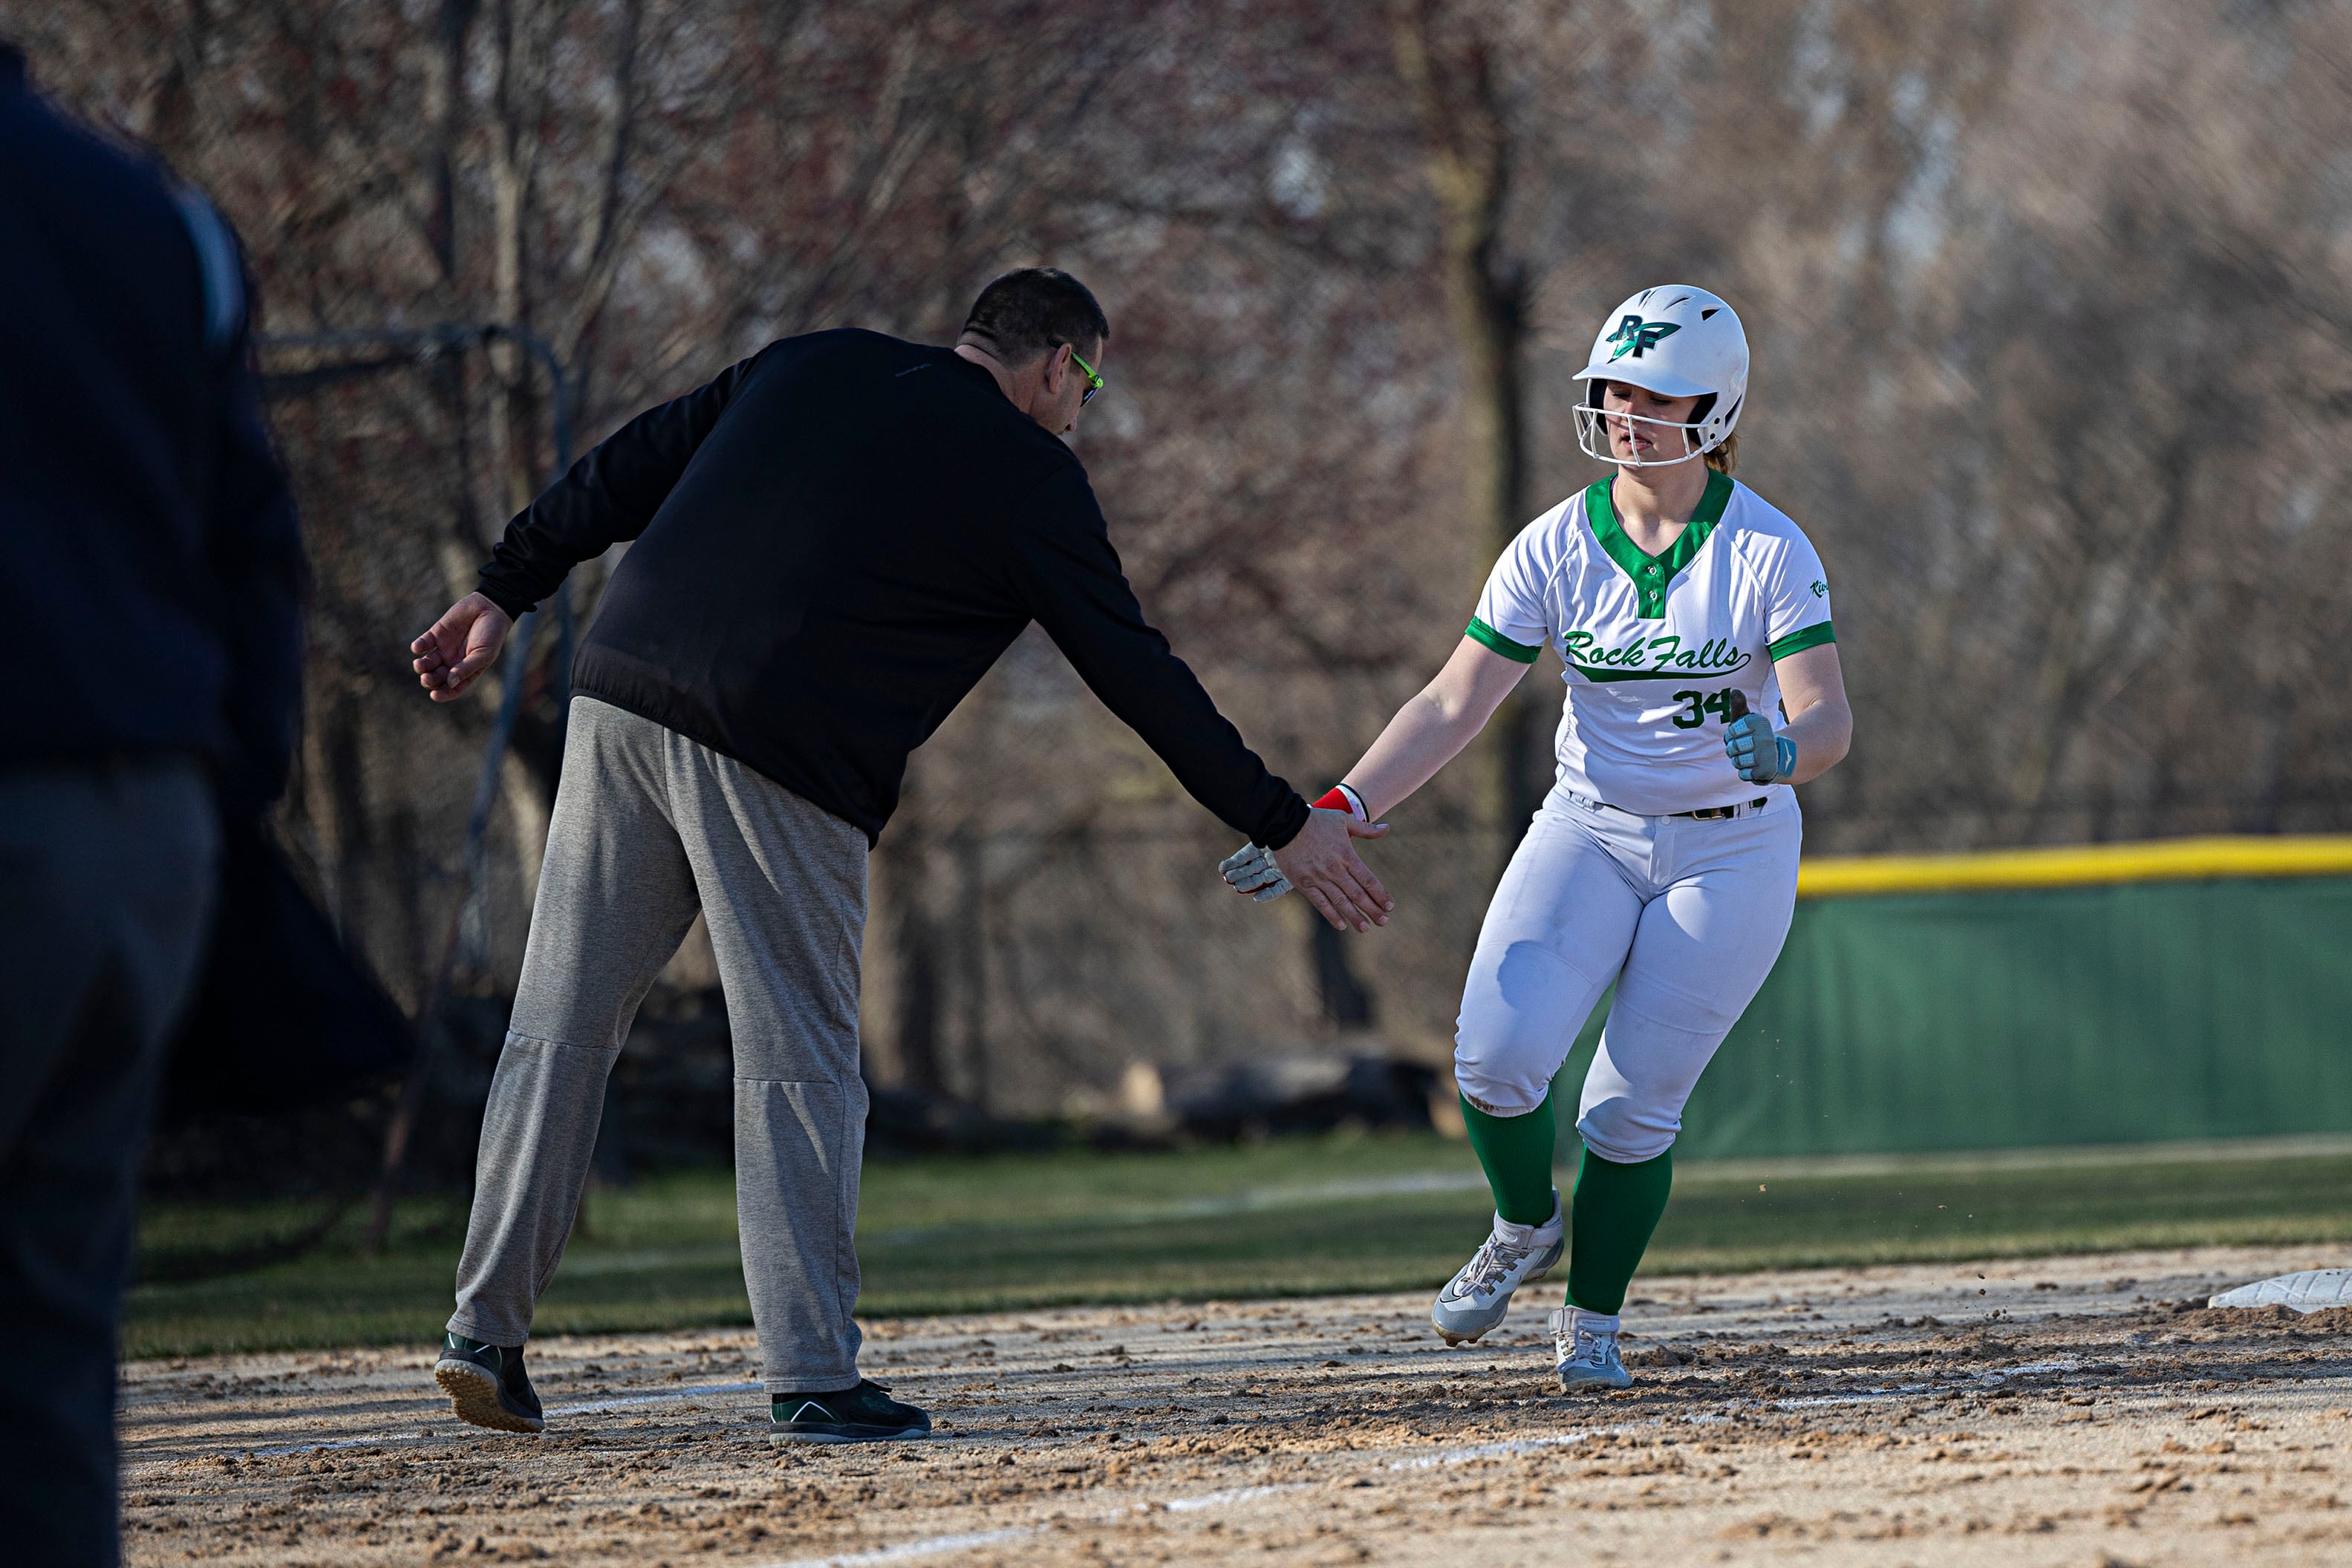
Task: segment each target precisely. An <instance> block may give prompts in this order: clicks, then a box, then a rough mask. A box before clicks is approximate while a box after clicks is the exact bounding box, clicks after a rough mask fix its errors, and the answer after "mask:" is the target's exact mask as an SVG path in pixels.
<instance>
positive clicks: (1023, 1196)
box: [124, 1134, 2352, 1356]
mask: <svg viewBox="0 0 2352 1568" xmlns="http://www.w3.org/2000/svg"><path fill="white" fill-rule="evenodd" d="M1567 1174H1568V1173H1566V1172H1563V1173H1562V1181H1563V1185H1565V1183H1566V1179H1567ZM1475 1181H1476V1166H1475V1162H1474V1161H1473V1160H1472V1158H1471V1155H1470V1154H1469V1151H1468V1149H1467V1148H1466V1147H1465V1145H1461V1144H1454V1143H1447V1142H1444V1141H1443V1140H1440V1139H1437V1138H1433V1137H1387V1136H1363V1135H1356V1136H1349V1135H1345V1134H1341V1135H1335V1136H1332V1137H1328V1138H1313V1139H1285V1140H1276V1141H1275V1142H1272V1143H1268V1144H1266V1145H1263V1146H1261V1147H1256V1148H1216V1149H1200V1150H1183V1151H1174V1152H1168V1153H1155V1154H1123V1155H1093V1154H1079V1153H1066V1154H1054V1155H1002V1156H991V1157H984V1158H971V1159H953V1158H940V1159H925V1160H914V1161H906V1162H893V1163H877V1164H876V1165H873V1166H869V1167H868V1169H867V1171H866V1186H865V1200H864V1209H863V1212H862V1214H861V1215H860V1223H859V1227H858V1232H859V1253H860V1256H861V1258H862V1260H863V1261H864V1266H865V1281H866V1293H865V1297H864V1300H863V1302H862V1304H861V1308H860V1310H861V1312H865V1313H866V1314H869V1315H877V1316H879V1315H888V1314H893V1313H921V1312H959V1311H970V1310H976V1309H987V1308H1023V1307H1041V1306H1054V1305H1066V1304H1073V1303H1082V1302H1100V1301H1150V1300H1161V1299H1166V1298H1170V1297H1181V1298H1192V1299H1200V1298H1205V1297H1228V1298H1230V1297H1250V1296H1276V1295H1310V1294H1322V1293H1326V1292H1336V1291H1384V1290H1405V1289H1422V1288H1427V1287H1433V1286H1434V1285H1435V1284H1436V1283H1437V1282H1438V1281H1442V1280H1443V1279H1444V1278H1445V1277H1446V1275H1448V1274H1449V1273H1451V1272H1452V1271H1453V1270H1454V1269H1455V1268H1456V1267H1458V1266H1459V1265H1460V1263H1461V1261H1462V1260H1463V1258H1464V1257H1465V1256H1466V1255H1467V1253H1468V1251H1469V1249H1471V1248H1472V1247H1474V1246H1475V1245H1476V1244H1477V1241H1478V1239H1479V1237H1480V1236H1481V1235H1482V1234H1483V1233H1484V1230H1485V1228H1486V1198H1485V1196H1484V1193H1483V1190H1481V1189H1479V1188H1478V1187H1476V1186H1474V1185H1469V1184H1474V1183H1475ZM1375 1189H1385V1190H1375ZM324 1214H325V1209H324V1207H323V1206H322V1205H316V1204H312V1205H305V1204H301V1203H295V1202H284V1203H273V1204H258V1205H223V1204H189V1203H169V1204H156V1205H152V1206H151V1207H150V1208H149V1210H148V1211H147V1213H146V1215H145V1217H144V1223H143V1226H142V1266H143V1268H144V1270H145V1271H146V1274H147V1276H148V1277H149V1278H150V1279H151V1280H152V1281H153V1282H151V1283H144V1284H141V1285H139V1286H137V1287H135V1288H134V1289H133V1290H132V1291H131V1296H130V1300H129V1303H128V1308H127V1312H126V1321H125V1323H124V1351H125V1354H130V1355H133V1356H152V1355H172V1354H198V1353H203V1352H209V1351H229V1350H262V1349H281V1350H282V1349H296V1348H304V1347H324V1346H332V1345H346V1344H367V1343H403V1342H409V1343H423V1342H426V1341H429V1340H431V1339H433V1338H434V1337H436V1335H437V1334H438V1333H439V1332H440V1325H441V1322H442V1321H443V1319H444V1318H445V1317H446V1314H447V1312H448V1307H449V1291H450V1281H451V1276H452V1274H453V1272H454V1271H455V1269H456V1266H457V1251H458V1248H459V1246H460V1244H461V1243H462V1241H463V1239H464V1230H465V1211H464V1204H463V1201H462V1200H461V1199H457V1198H448V1197H441V1198H419V1199H416V1200H414V1201H411V1202H408V1203H405V1204H404V1205H403V1206H402V1207H401V1208H400V1211H399V1215H398V1222H397V1224H396V1226H395V1228H394V1236H393V1240H392V1244H391V1246H390V1247H389V1248H388V1249H386V1251H385V1253H384V1254H383V1256H381V1257H377V1258H372V1259H371V1258H362V1257H360V1256H359V1255H358V1253H357V1249H356V1237H357V1231H358V1226H359V1218H360V1217H359V1215H358V1214H357V1212H356V1211H354V1212H352V1213H351V1214H348V1215H346V1216H345V1217H344V1218H342V1219H341V1221H340V1222H339V1223H338V1224H337V1225H336V1226H335V1227H334V1228H333V1229H332V1230H331V1232H330V1233H329V1237H328V1239H327V1241H326V1243H325V1245H323V1246H321V1247H320V1248H319V1249H317V1250H315V1251H312V1252H310V1253H309V1254H308V1255H306V1256H304V1257H302V1258H300V1259H299V1260H294V1261H290V1262H282V1263H277V1264H273V1265H270V1266H267V1267H262V1268H257V1269H252V1270H247V1271H244V1272H238V1273H233V1274H226V1275H222V1276H219V1277H215V1278H198V1277H194V1276H197V1275H199V1274H201V1273H202V1272H204V1271H205V1269H206V1268H207V1266H208V1265H209V1264H211V1263H212V1262H213V1260H218V1259H221V1258H224V1257H230V1258H234V1257H237V1256H255V1255H263V1253H264V1251H265V1249H266V1248H267V1247H268V1244H269V1243H271V1242H272V1241H274V1240H281V1239H284V1238H287V1237H289V1236H294V1235H299V1234H300V1233H301V1232H302V1231H304V1230H305V1229H307V1228H310V1227H312V1226H314V1225H316V1224H317V1223H318V1221H319V1220H320V1218H322V1217H323V1215H324ZM2346 1239H2352V1151H2347V1150H2344V1149H2341V1148H2329V1149H2322V1150H2318V1151H2313V1150H2309V1149H2303V1150H2290V1151H2280V1150H2275V1149H2272V1150H2264V1149H2259V1148H2246V1149H2241V1150H2231V1149H2228V1148H2226V1147H2223V1148H2218V1149H2216V1148H2206V1149H2183V1148H2170V1149H2168V1148H2163V1147H2158V1148H2152V1149H2142V1150H2133V1151H2118V1152H2114V1153H2108V1154H2093V1155H2080V1154H2077V1155H2060V1154H2044V1155H2032V1154H2027V1155H2015V1154H2012V1155H1999V1156H1975V1157H1969V1156H1950V1157H1939V1158H1914V1159H1906V1160H1899V1161H1876V1162H1868V1163H1864V1162H1851V1161H1849V1162H1843V1163H1840V1162H1813V1163H1811V1164H1790V1163H1783V1164H1780V1165H1758V1164H1741V1163H1736V1162H1732V1163H1725V1164H1720V1165H1697V1164H1694V1165H1692V1166H1687V1167H1685V1169H1684V1170H1683V1171H1681V1172H1679V1173H1678V1176H1677V1180H1676V1184H1675V1199H1674V1205H1673V1207H1671V1208H1670V1209H1669V1210H1668V1211H1667V1215H1666V1218H1665V1223H1664V1226H1663V1227H1661V1228H1660V1230H1659V1233H1658V1238H1657V1240H1656V1243H1655V1245H1654V1247H1653V1248H1652V1249H1651V1252H1650V1257H1649V1260H1648V1262H1647V1263H1646V1264H1645V1270H1647V1271H1649V1272H1652V1273H1680V1272H1693V1271H1699V1270H1743V1269H1762V1268H1785V1267H1802V1266H1808V1265H1828V1264H1853V1263H1880V1262H1901V1261H1927V1260H1962V1259H1972V1258H2000V1257H2029V1256H2033V1255H2037V1254H2047V1253H2054V1252H2077V1251H2103V1250H2116V1249H2127V1248H2139V1247H2178V1246H2192V1245H2204V1244H2218V1243H2233V1242H2234V1243H2257V1242H2304V1241H2340V1240H2346ZM750 1321H751V1309H750V1306H749V1303H748V1302H747V1301H745V1298H744V1293H743V1281H742V1273H741V1269H740V1262H739V1260H738V1257H737V1253H736V1247H735V1212H734V1197H733V1188H732V1182H731V1176H730V1173H729V1172H727V1171H724V1170H711V1171H689V1172H677V1173H671V1174H667V1175H664V1176H654V1177H648V1178H646V1180H643V1181H641V1182H639V1183H638V1184H637V1185H635V1186H633V1187H630V1188H628V1189H626V1190H623V1191H605V1192H596V1193H593V1194H592V1195H591V1196H590V1197H589V1200H588V1206H587V1226H586V1228H585V1232H584V1234H581V1235H577V1236H575V1238H574V1239H573V1242H572V1247H571V1249H570V1250H569V1251H568V1252H567V1253H566V1254H565V1257H564V1260H563V1266H562V1270H559V1271H558V1273H557V1275H556V1278H555V1282H554V1284H553V1285H552V1286H551V1288H550V1290H549V1291H548V1293H547V1296H546V1298H545V1300H544V1301H542V1302H541V1307H540V1313H539V1319H538V1332H540V1333H567V1332H593V1331H627V1330H655V1329H670V1328H679V1327H688V1326H707V1325H718V1324H730V1323H745V1322H750Z"/></svg>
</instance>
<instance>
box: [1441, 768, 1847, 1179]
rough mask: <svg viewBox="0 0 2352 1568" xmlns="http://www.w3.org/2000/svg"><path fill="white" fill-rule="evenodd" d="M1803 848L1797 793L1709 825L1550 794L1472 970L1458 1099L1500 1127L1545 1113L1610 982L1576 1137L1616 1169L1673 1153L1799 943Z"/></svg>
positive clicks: (1459, 1033)
mask: <svg viewBox="0 0 2352 1568" xmlns="http://www.w3.org/2000/svg"><path fill="white" fill-rule="evenodd" d="M1803 836H1804V824H1803V818H1802V815H1801V813H1800V812H1799V810H1798V809H1797V798H1796V795H1795V793H1794V792H1793V791H1790V790H1788V789H1776V790H1773V791H1772V799H1771V801H1770V803H1769V805H1767V806H1765V807H1764V808H1763V809H1762V810H1759V811H1757V812H1755V813H1754V814H1753V815H1748V816H1739V817H1731V818H1725V819H1719V820H1717V821H1696V820H1694V819H1692V818H1688V817H1638V816H1634V815H1633V814H1632V813H1630V812H1626V811H1620V810H1615V809H1614V808H1612V807H1606V806H1596V805H1592V804H1590V803H1588V802H1585V801H1583V800H1580V799H1579V798H1578V797H1576V796H1573V795H1570V794H1567V793H1566V792H1565V791H1562V790H1559V789H1555V790H1553V791H1552V793H1551V795H1550V797H1549V799H1548V800H1545V802H1544V804H1543V809H1542V810H1539V811H1538V812H1537V813H1536V817H1535V821H1534V823H1533V824H1532V825H1531V826H1530V827H1529V828H1528V835H1527V837H1526V838H1525V839H1523V840H1521V841H1520V843H1519V847H1518V852H1517V853H1516V854H1514V855H1513V856H1512V857H1511V864H1510V868H1509V869H1508V870H1507V871H1506V872H1504V873H1503V881H1502V885H1501V886H1499V887H1497V888H1496V890H1495V902H1494V904H1492V905H1491V906H1489V907H1488V909H1487V911H1486V925H1485V926H1484V928H1483V929H1481V930H1480V932H1479V934H1478V950H1477V952H1476V953H1475V955H1474V956H1472V958H1471V960H1470V977H1469V979H1468V981H1467V982H1466V984H1465V986H1464V988H1463V993H1462V1015H1461V1017H1460V1019H1457V1020H1456V1027H1455V1031H1454V1079H1455V1081H1456V1082H1458V1083H1459V1084H1460V1086H1461V1089H1462V1092H1463V1094H1464V1096H1465V1098H1467V1099H1468V1100H1469V1102H1470V1103H1472V1104H1473V1105H1475V1106H1477V1107H1478V1108H1479V1109H1480V1110H1482V1111H1485V1112H1487V1113H1489V1114H1492V1115H1497V1116H1517V1115H1524V1114H1526V1113H1528V1112H1529V1111H1532V1110H1534V1109H1535V1108H1536V1107H1537V1106H1538V1105H1540V1104H1541V1103H1543V1098H1544V1095H1545V1094H1546V1093H1547V1092H1549V1089H1550V1086H1551V1080H1552V1075H1553V1074H1554V1073H1556V1072H1558V1071H1559V1068H1560V1063H1562V1062H1563V1061H1566V1060H1567V1059H1568V1052H1569V1049H1570V1047H1571V1046H1572V1045H1573V1044H1574V1043H1575V1041H1576V1035H1577V1031H1578V1030H1580V1029H1581V1028H1582V1027H1583V1025H1584V1020H1585V1019H1587V1018H1589V1017H1591V1013H1592V1009H1593V1005H1594V1004H1595V1003H1596V1002H1598V1001H1599V1000H1600V999H1601V992H1603V991H1604V990H1606V989H1608V988H1609V986H1610V985H1611V983H1612V982H1614V983H1615V985H1616V987H1617V998H1616V1000H1615V1002H1614V1003H1613V1004H1612V1007H1611V1009H1610V1011H1609V1022H1608V1026H1607V1027H1606V1028H1605V1029H1604V1030H1602V1031H1601V1050H1600V1051H1599V1053H1598V1054H1597V1055H1595V1056H1594V1057H1593V1059H1592V1068H1591V1071H1589V1072H1587V1073H1586V1074H1585V1078H1584V1094H1583V1098H1582V1103H1580V1105H1579V1107H1578V1113H1577V1122H1576V1130H1577V1132H1578V1133H1579V1134H1581V1135H1582V1137H1583V1139H1584V1144H1585V1146H1586V1147H1587V1148H1589V1149H1591V1151H1592V1152H1593V1153H1594V1154H1596V1155H1600V1156H1601V1158H1602V1159H1605V1160H1613V1161H1616V1162H1618V1163H1620V1164H1632V1163H1633V1162H1636V1161H1640V1160H1647V1159H1654V1158H1655V1157H1657V1156H1658V1155H1662V1154H1664V1153H1665V1152H1666V1150H1667V1149H1668V1148H1669V1147H1671V1146H1672V1145H1673V1144H1674V1141H1675V1134H1676V1133H1678V1132H1680V1131H1681V1130H1682V1124H1683V1105H1684V1103H1685V1102H1686V1101H1688V1100H1689V1099H1690V1092H1691V1090H1692V1088H1693V1087H1694V1086H1696V1084H1697V1082H1698V1075H1699V1074H1700V1072H1702V1071H1705V1070H1706V1064H1707V1061H1709V1059H1711V1058H1712V1057H1713V1056H1714V1055H1715V1051H1716V1047H1717V1046H1719V1045H1721V1044H1722V1043H1723V1040H1724V1037H1725V1036H1726V1035H1727V1034H1729V1033H1730V1032H1731V1026H1732V1025H1733V1024H1735V1023H1737V1022H1738V1021H1739V1015H1740V1014H1741V1013H1743V1012H1745V1011H1746V1010H1747V1009H1748V1003H1749V1002H1750V1001H1752V1000H1753V999H1755V996H1756V992H1757V991H1758V989H1759V988H1761V987H1762V985H1763V984H1764V977H1765V976H1766V975H1767V974H1769V973H1770V972H1771V968H1772V964H1773V961H1774V960H1775V959H1777V958H1779V957H1780V945H1781V943H1783V942H1784V941H1786V940H1787V939H1788V936H1789V919H1790V915H1791V914H1792V913H1793V911H1794V910H1795V907H1796V900H1797V850H1798V846H1799V844H1800V842H1801V840H1802V839H1803Z"/></svg>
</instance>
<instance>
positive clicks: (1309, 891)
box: [1226, 808, 1396, 931]
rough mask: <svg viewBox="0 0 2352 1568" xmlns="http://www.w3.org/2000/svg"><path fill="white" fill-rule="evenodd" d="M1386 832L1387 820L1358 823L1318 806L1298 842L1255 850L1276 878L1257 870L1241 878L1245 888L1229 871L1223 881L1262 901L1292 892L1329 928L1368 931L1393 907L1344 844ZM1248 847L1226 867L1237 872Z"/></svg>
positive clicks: (1368, 869) (1386, 917)
mask: <svg viewBox="0 0 2352 1568" xmlns="http://www.w3.org/2000/svg"><path fill="white" fill-rule="evenodd" d="M1388 831H1389V829H1388V824H1387V823H1386V822H1360V821H1357V820H1356V819H1355V818H1354V817H1353V816H1352V815H1350V814H1349V813H1348V812H1346V811H1333V810H1323V809H1321V808H1318V809H1317V810H1312V811H1309V812H1308V813H1307V825H1306V826H1305V827H1303V828H1301V829H1299V830H1298V836H1297V838H1295V839H1293V840H1291V841H1289V842H1288V843H1286V844H1285V845H1283V846H1282V848H1280V849H1278V850H1274V851H1271V852H1269V851H1265V850H1260V851H1258V855H1260V856H1263V857H1264V859H1265V862H1271V864H1270V867H1267V868H1265V869H1270V870H1272V871H1273V872H1274V873H1276V875H1275V877H1273V878H1268V877H1265V875H1264V874H1263V871H1262V870H1261V871H1259V872H1258V873H1256V874H1255V875H1249V874H1245V875H1244V879H1243V880H1244V881H1248V882H1249V883H1251V885H1249V886H1246V887H1244V886H1243V885H1242V882H1241V881H1235V879H1234V876H1233V874H1232V872H1231V871H1229V872H1228V873H1227V876H1226V880H1227V881H1228V882H1232V883H1234V891H1235V892H1237V893H1250V894H1255V896H1256V898H1257V899H1258V901H1259V902H1261V903H1263V902H1264V901H1265V900H1266V899H1267V898H1278V897H1280V896H1281V895H1282V894H1284V893H1286V892H1288V891H1290V890H1291V889H1294V888H1295V889H1297V891H1298V892H1300V893H1303V894H1306V895H1307V903H1309V904H1313V905H1314V906H1315V911H1316V913H1317V914H1318V915H1322V916H1323V918H1324V919H1326V920H1328V921H1329V922H1330V923H1331V926H1332V929H1334V930H1336V931H1345V930H1346V929H1347V928H1348V927H1349V926H1350V925H1353V926H1354V927H1355V928H1356V929H1357V930H1359V931H1370V929H1371V928H1372V927H1373V926H1375V925H1387V924H1388V923H1389V912H1390V911H1391V910H1392V909H1394V908H1395V907H1396V901H1395V900H1394V899H1392V898H1391V897H1390V896H1389V893H1388V889H1387V888H1385V887H1382V886H1381V879H1380V878H1379V877H1377V876H1374V875H1373V874H1372V868H1371V867H1370V866H1368V865H1366V864H1365V863H1364V862H1363V860H1362V858H1361V857H1360V856H1359V855H1358V854H1357V853H1356V846H1355V845H1354V844H1353V843H1351V842H1349V841H1350V840H1351V839H1378V838H1384V837H1386V836H1387V834H1388ZM1252 848H1255V846H1244V849H1243V851H1242V853H1241V854H1240V855H1236V856H1234V857H1233V859H1232V860H1229V861H1228V862H1226V865H1227V866H1228V867H1234V869H1239V868H1238V867H1235V862H1238V861H1241V860H1243V859H1244V857H1249V856H1250V850H1251V849H1252Z"/></svg>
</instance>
